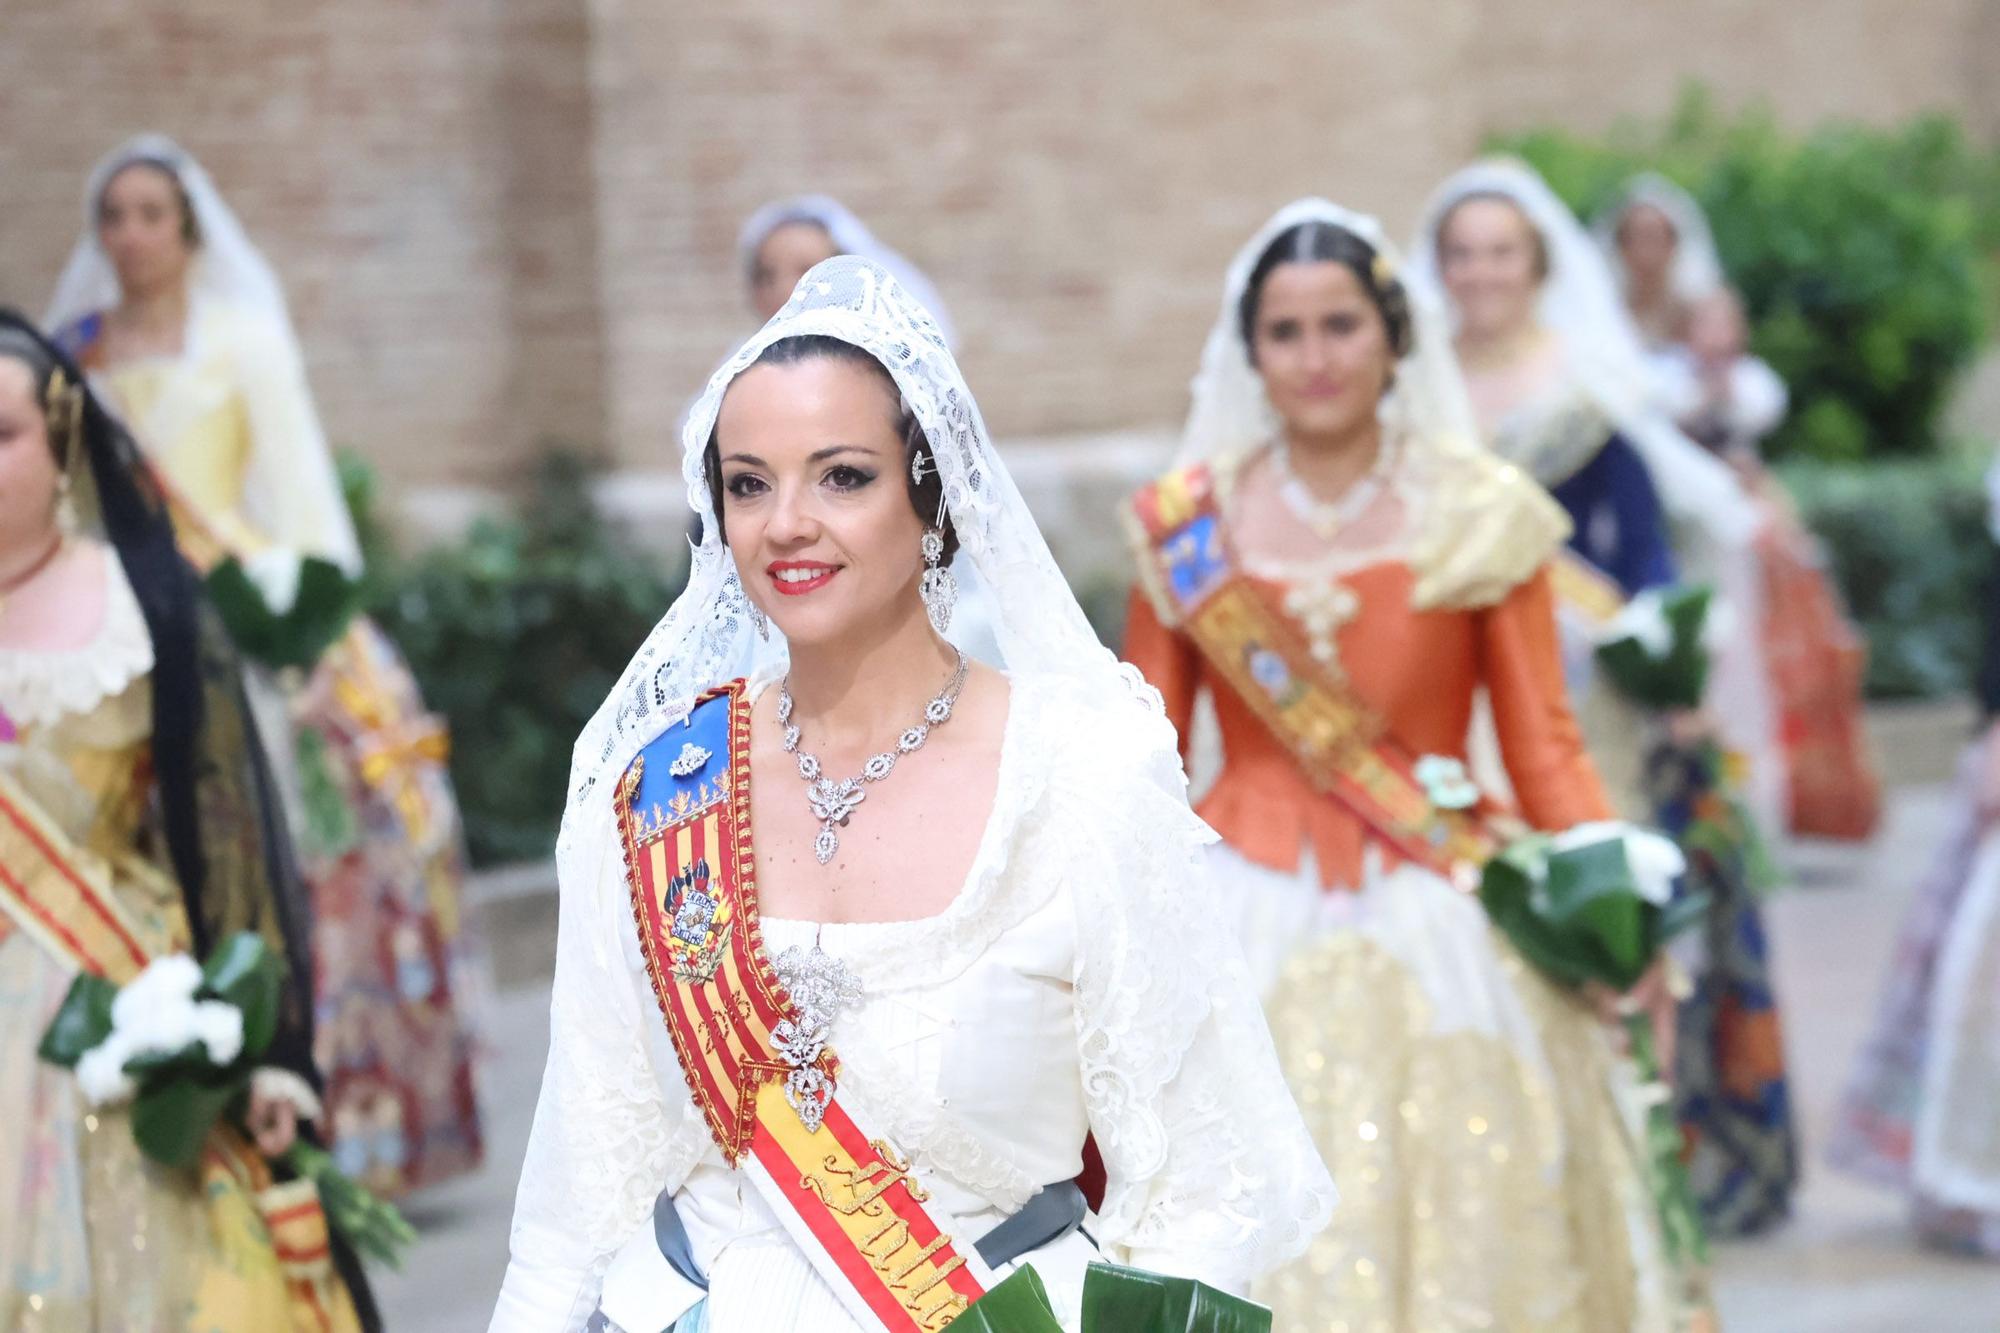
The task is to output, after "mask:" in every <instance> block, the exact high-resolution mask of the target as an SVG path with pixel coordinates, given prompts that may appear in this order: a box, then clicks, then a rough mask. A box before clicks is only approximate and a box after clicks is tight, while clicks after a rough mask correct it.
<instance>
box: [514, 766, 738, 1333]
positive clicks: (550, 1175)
mask: <svg viewBox="0 0 2000 1333" xmlns="http://www.w3.org/2000/svg"><path fill="white" fill-rule="evenodd" d="M598 804H601V805H602V806H603V807H604V814H603V815H602V817H601V818H598V819H595V820H593V821H579V822H580V823H586V827H582V828H578V829H575V830H572V831H566V833H565V839H564V843H565V845H559V846H558V849H557V854H556V865H557V873H558V875H559V877H560V880H561V895H562V897H561V906H560V916H559V924H558V927H557V936H556V974H555V990H554V996H553V998H552V1000H551V1002H550V1005H549V1060H548V1065H547V1067H546V1068H545V1069H544V1071H543V1073H542V1095H541V1100H540V1102H539V1103H538V1104H537V1106H536V1108H535V1127H534V1130H533V1132H532V1133H531V1134H530V1136H529V1139H528V1154H527V1159H526V1161H525V1162H524V1163H523V1164H522V1168H521V1184H520V1189H519V1192H518V1193H517V1194H516V1195H515V1199H514V1227H513V1233H512V1237H511V1243H510V1250H511V1258H510V1261H509V1263H508V1265H507V1276H506V1279H505V1281H504V1282H503V1284H502V1286H501V1290H500V1301H499V1307H498V1308H497V1309H496V1310H495V1312H494V1315H493V1323H492V1328H493V1330H495V1333H501V1331H503V1330H504V1333H551V1331H552V1330H557V1329H561V1330H574V1329H580V1328H582V1327H583V1324H584V1321H585V1320H586V1319H587V1318H588V1317H589V1315H590V1313H591V1311H592V1309H593V1308H594V1307H595V1305H596V1303H597V1296H598V1290H599V1286H600V1284H601V1283H602V1281H603V1276H604V1269H605V1266H606V1265H607V1264H608V1263H609V1261H610V1258H611V1255H612V1253H613V1252H614V1251H615V1250H616V1249H617V1248H618V1247H619V1246H620V1245H621V1244H623V1243H624V1242H625V1241H626V1240H627V1239H628V1238H629V1237H630V1236H631V1235H632V1234H633V1232H634V1231H635V1230H636V1229H637V1228H638V1227H639V1226H641V1225H642V1224H643V1223H644V1221H645V1219H646V1217H647V1216H648V1215H649V1213H650V1212H651V1210H652V1206H653V1201H654V1199H656V1198H657V1197H658V1196H659V1192H660V1191H661V1190H662V1189H663V1188H665V1187H667V1186H668V1185H669V1184H670V1183H673V1181H672V1179H671V1178H672V1176H673V1175H674V1174H675V1173H676V1172H678V1173H679V1174H681V1175H683V1176H684V1175H685V1174H686V1171H687V1169H688V1168H689V1166H691V1165H692V1163H693V1161H694V1158H695V1157H696V1156H697V1155H698V1154H699V1152H700V1150H701V1148H702V1147H703V1146H704V1145H705V1143H706V1133H705V1131H702V1129H701V1122H700V1118H699V1117H698V1116H696V1115H695V1114H694V1113H693V1108H692V1105H691V1103H690V1102H689V1101H688V1099H687V1096H686V1094H685V1093H681V1094H680V1095H678V1096H676V1097H673V1098H671V1099H670V1098H668V1097H667V1096H666V1095H665V1094H664V1093H663V1092H662V1085H661V1082H660V1080H659V1077H658V1074H657V1071H656V1070H655V1068H654V1063H653V1056H652V1055H651V1054H650V1048H649V1043H648V1040H647V1029H646V1027H645V1026H644V1025H645V1024H646V1023H647V1021H648V1020H649V1019H651V1020H653V1021H655V1022H657V1018H656V1017H655V1015H654V1012H653V1010H652V1007H651V1003H650V997H649V996H647V995H645V994H644V993H643V992H642V988H641V985H640V983H639V981H638V978H637V977H636V976H635V973H634V972H633V970H632V968H631V966H630V965H629V963H628V961H627V959H626V957H625V949H626V938H627V937H629V936H631V935H632V914H631V910H630V908H629V907H628V906H627V905H626V903H627V898H626V892H625V878H624V857H623V855H622V854H621V852H620V849H619V845H618V841H617V832H616V825H615V824H614V823H613V821H612V818H611V814H610V805H611V803H610V801H609V800H608V799H607V800H604V801H602V802H599V803H598ZM569 832H574V833H575V834H576V835H577V836H576V837H575V839H574V842H573V844H572V843H571V840H570V837H569ZM668 1058H671V1056H668ZM675 1081H676V1082H678V1076H675Z"/></svg>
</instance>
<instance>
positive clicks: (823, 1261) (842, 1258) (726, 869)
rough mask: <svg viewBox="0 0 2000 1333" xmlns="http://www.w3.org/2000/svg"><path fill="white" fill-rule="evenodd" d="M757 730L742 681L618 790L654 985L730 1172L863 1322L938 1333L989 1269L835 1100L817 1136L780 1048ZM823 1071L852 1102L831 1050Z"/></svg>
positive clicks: (657, 743) (791, 1013)
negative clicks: (754, 755) (758, 821)
mask: <svg viewBox="0 0 2000 1333" xmlns="http://www.w3.org/2000/svg"><path fill="white" fill-rule="evenodd" d="M749 729H750V705H749V699H748V696H747V693H746V691H745V688H744V683H743V682H742V681H740V680H738V681H733V682H731V683H730V684H728V685H725V686H723V687H721V688H720V689H718V690H715V691H713V692H711V693H710V694H708V695H706V696H704V697H703V699H702V700H700V701H699V702H698V703H697V704H696V705H695V707H694V709H693V711H692V712H691V713H690V714H689V716H688V719H687V721H686V722H685V723H684V724H677V725H675V726H672V727H669V728H668V729H667V731H666V732H665V733H664V734H663V735H661V736H660V737H658V738H656V739H655V740H654V741H653V742H652V743H651V744H649V745H648V746H647V747H646V749H645V750H644V751H642V752H641V753H640V754H639V756H638V757H637V758H636V759H634V760H633V761H632V766H631V767H630V768H629V769H628V770H627V771H626V774H625V776H624V778H623V780H622V781H621V782H620V784H619V791H618V795H617V803H618V824H619V830H620V836H621V838H622V840H623V842H624V850H625V865H626V879H627V884H628V886H629V888H630V891H631V895H632V911H633V916H634V919H635V921H636V923H637V926H638V931H639V940H640V944H641V946H642V948H643V950H644V953H645V958H646V970H647V974H648V976H649V977H650V979H651V981H652V987H653V993H654V996H655V998H656V999H657V1000H658V1002H659V1006H660V1014H661V1017H662V1018H664V1019H665V1021H666V1025H667V1032H668V1034H669V1036H670V1037H671V1038H672V1040H673V1044H674V1052H675V1054H676V1055H677V1056H678V1057H679V1059H680V1064H681V1071H682V1074H683V1075H684V1076H685V1077H686V1079H687V1084H688V1091H689V1093H690V1094H691V1095H692V1096H693V1099H694V1103H695V1105H696V1106H698V1107H700V1108H701V1113H702V1115H703V1117H704V1118H705V1120H706V1121H707V1124H708V1129H709V1133H710V1135H711V1136H712V1137H713V1138H714V1140H715V1143H716V1146H717V1147H718V1148H719V1149H721V1151H722V1154H723V1157H724V1158H725V1159H726V1160H727V1161H728V1162H729V1164H730V1165H731V1166H733V1167H737V1168H739V1169H741V1170H743V1171H744V1172H745V1173H746V1174H747V1175H748V1176H749V1177H750V1178H751V1179H752V1180H753V1181H754V1182H755V1183H756V1185H757V1187H758V1190H759V1192H760V1193H761V1194H762V1195H763V1196H764V1198H765V1201H766V1202H767V1203H769V1204H770V1205H771V1206H772V1210H773V1212H775V1213H776V1214H777V1215H778V1217H779V1218H780V1219H781V1220H782V1221H783V1222H784V1224H785V1227H786V1229H787V1231H788V1232H789V1233H790V1234H791V1235H792V1237H793V1239H794V1240H795V1241H796V1242H797V1243H798V1244H799V1246H800V1248H801V1249H802V1250H804V1251H805V1253H806V1255H807V1256H808V1257H809V1258H810V1259H811V1260H812V1261H813V1264H814V1266H815V1268H817V1269H818V1270H819V1272H820V1275H821V1276H822V1277H823V1278H825V1279H826V1280H827V1282H828V1284H829V1285H830V1286H832V1287H833V1289H834V1290H835V1291H836V1292H838V1293H839V1294H840V1296H841V1298H842V1300H843V1302H844V1303H845V1304H846V1305H847V1306H848V1308H849V1310H850V1312H852V1313H853V1314H854V1315H855V1317H856V1318H857V1319H859V1320H862V1321H863V1322H864V1323H866V1324H867V1325H868V1326H869V1327H871V1328H873V1327H879V1328H882V1329H887V1330H893V1331H894V1333H935V1331H936V1330H938V1329H942V1328H944V1327H945V1326H946V1325H948V1324H950V1323H951V1321H952V1320H953V1319H955V1318H956V1317H957V1316H958V1315H959V1314H960V1313H962V1312H963V1311H964V1310H965V1309H966V1308H967V1307H968V1306H969V1305H970V1304H971V1303H972V1302H973V1301H975V1300H977V1299H978V1298H979V1297H980V1296H981V1295H982V1294H983V1287H982V1285H981V1278H980V1276H979V1272H976V1271H975V1267H974V1265H975V1264H976V1256H974V1255H973V1254H972V1252H971V1249H970V1247H969V1246H961V1245H960V1244H959V1243H958V1242H957V1241H956V1240H955V1239H954V1238H953V1237H952V1236H951V1234H950V1233H949V1232H948V1231H947V1230H946V1229H944V1228H943V1227H940V1226H939V1225H938V1224H937V1223H936V1222H935V1221H934V1220H933V1219H932V1218H931V1216H930V1215H929V1214H928V1213H927V1212H926V1211H925V1208H924V1204H925V1202H926V1201H927V1200H928V1198H929V1196H928V1194H927V1192H926V1191H925V1190H924V1188H923V1186H922V1185H921V1184H920V1183H919V1182H918V1181H917V1180H916V1179H915V1178H914V1177H913V1176H912V1175H911V1174H910V1164H909V1162H908V1161H906V1160H905V1159H904V1158H903V1157H902V1156H901V1155H900V1154H899V1153H898V1152H897V1151H896V1150H895V1148H894V1147H892V1146H891V1145H890V1144H888V1143H887V1142H885V1141H883V1140H881V1139H877V1138H871V1137H870V1136H869V1135H868V1134H867V1133H865V1132H864V1131H863V1130H862V1129H861V1127H860V1126H858V1125H857V1124H856V1123H855V1122H854V1120H853V1119H852V1117H850V1116H849V1115H848V1113H847V1112H846V1110H845V1109H844V1108H843V1107H842V1106H841V1104H840V1100H839V1097H838V1096H837V1094H836V1095H831V1096H830V1099H829V1100H828V1101H827V1103H826V1105H825V1109H824V1113H823V1117H822V1118H821V1119H820V1121H819V1123H818V1124H816V1125H809V1124H808V1121H807V1119H806V1118H805V1117H803V1116H801V1114H800V1113H799V1112H798V1111H796V1110H794V1109H793V1107H792V1105H791V1103H790V1102H789V1101H788V1100H787V1097H786V1091H785V1079H786V1077H787V1075H788V1074H790V1073H792V1072H793V1066H792V1065H790V1064H788V1063H787V1062H786V1060H785V1059H784V1057H783V1055H782V1054H781V1053H780V1044H781V1040H782V1038H783V1037H784V1036H785V1035H787V1034H788V1033H789V1032H791V1031H793V1029H792V1028H791V1027H790V1026H788V1025H791V1024H794V1023H796V1021H797V1018H798V1015H797V1012H796V1010H795V1009H794V1007H793V1005H792V1002H791V999H790V997H789V996H788V995H787V994H786V993H785V990H784V986H783V984H782V983H781V982H780V981H779V979H778V976H777V973H776V972H775V971H774V969H773V968H772V966H771V961H770V958H769V955H768V953H767V952H766V950H765V948H764V941H763V936H762V933H761V930H760V928H759V925H758V917H757V885H756V865H755V858H754V856H753V854H752V850H751V848H752V844H751V838H750V760H749ZM811 1067H812V1068H816V1069H817V1070H818V1071H819V1073H821V1074H823V1075H824V1076H825V1078H826V1079H827V1080H829V1081H830V1082H831V1083H832V1084H833V1085H834V1086H835V1087H836V1088H837V1084H838V1079H839V1076H840V1066H839V1062H838V1060H837V1059H836V1058H835V1056H834V1054H833V1052H832V1051H831V1050H830V1049H829V1050H825V1051H822V1052H821V1053H820V1055H819V1057H818V1059H817V1061H816V1062H815V1063H814V1065H813V1066H811ZM980 1271H983V1270H980Z"/></svg>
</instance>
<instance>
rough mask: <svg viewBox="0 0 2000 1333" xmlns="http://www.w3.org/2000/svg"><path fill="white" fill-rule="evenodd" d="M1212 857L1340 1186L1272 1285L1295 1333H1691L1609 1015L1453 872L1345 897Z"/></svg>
mask: <svg viewBox="0 0 2000 1333" xmlns="http://www.w3.org/2000/svg"><path fill="white" fill-rule="evenodd" d="M1211 854H1212V856H1213V858H1214V862H1213V865H1214V869H1215V870H1216V871H1217V872H1218V874H1217V878H1218V881H1219V882H1228V885H1229V888H1230V890H1231V891H1232V892H1236V891H1239V890H1240V892H1241V894H1242V897H1243V900H1244V902H1245V911H1244V913H1243V918H1242V921H1243V929H1244V931H1245V934H1246V937H1247V938H1246V940H1245V943H1246V946H1247V952H1248V953H1249V954H1250V956H1251V958H1252V965H1253V971H1259V970H1260V971H1261V972H1262V976H1261V978H1260V979H1261V980H1262V981H1263V983H1264V984H1265V986H1266V1008H1267V1013H1268V1016H1269V1018H1270V1021H1271V1030H1272V1036H1273V1038H1274V1039H1275V1041H1276V1043H1277V1048H1278V1053H1279V1059H1280V1061H1281V1062H1282V1064H1283V1065H1284V1068H1285V1074H1286V1078H1287V1081H1288V1082H1289V1083H1290V1085H1291V1088H1292V1090H1293V1093H1294V1094H1295V1095H1296V1096H1297V1098H1298V1101H1299V1107H1300V1111H1301V1112H1302V1114H1303V1115H1304V1117H1305V1122H1306V1126H1307V1128H1308V1129H1309V1130H1310V1131H1311V1133H1312V1135H1313V1138H1314V1141H1315V1142H1316V1143H1317V1145H1318V1147H1319V1150H1320V1153H1321V1155H1322V1156H1323V1157H1324V1158H1325V1160H1326V1164H1327V1167H1328V1169H1329V1170H1330V1171H1331V1172H1332V1174H1333V1178H1334V1182H1335V1184H1336V1185H1337V1186H1338V1187H1339V1190H1340V1204H1339V1206H1338V1207H1337V1208H1336V1209H1335V1210H1334V1216H1333V1221H1332V1224H1331V1225H1330V1226H1329V1227H1328V1229H1327V1230H1326V1231H1325V1232H1323V1233H1322V1234H1321V1235H1320V1236H1319V1237H1318V1238H1317V1239H1316V1240H1315V1241H1314V1242H1313V1244H1312V1246H1311V1248H1310V1249H1309V1250H1308V1251H1307V1252H1306V1253H1305V1254H1304V1255H1303V1256H1301V1257H1300V1258H1299V1259H1297V1260H1295V1261H1294V1262H1293V1263H1292V1264H1290V1265H1289V1266H1287V1267H1285V1268H1282V1269H1280V1270H1278V1271H1276V1272H1274V1273H1271V1274H1269V1275H1267V1276H1266V1277H1265V1278H1264V1279H1263V1280H1262V1282H1261V1283H1260V1284H1259V1285H1258V1287H1257V1288H1256V1291H1255V1293H1254V1294H1255V1295H1256V1297H1257V1299H1259V1300H1261V1301H1263V1302H1265V1303H1266V1304H1268V1305H1270V1306H1271V1308H1272V1310H1273V1312H1274V1314H1275V1322H1274V1324H1273V1327H1274V1329H1276V1330H1279V1331H1280V1333H1303V1331H1305V1330H1313V1331H1316V1333H1459V1331H1460V1330H1466V1331H1468V1333H1469V1331H1470V1330H1486V1331H1489V1333H1668V1331H1669V1330H1673V1329H1675V1328H1676V1327H1678V1326H1680V1321H1679V1318H1678V1316H1677V1313H1676V1309H1675V1305H1676V1299H1675V1292H1676V1290H1677V1288H1676V1286H1675V1285H1674V1282H1673V1280H1672V1278H1671V1275H1670V1274H1669V1273H1668V1272H1667V1269H1666V1266H1665V1261H1664V1257H1663V1251H1662V1242H1661V1237H1660V1233H1659V1227H1658V1221H1657V1216H1656V1214H1655V1212H1654V1208H1653V1203H1652V1199H1651V1197H1650V1194H1649V1192H1648V1189H1647V1186H1646V1180H1645V1175H1644V1169H1643V1164H1642V1158H1641V1157H1640V1151H1641V1149H1640V1142H1641V1140H1640V1139H1639V1137H1638V1136H1637V1135H1636V1133H1635V1132H1634V1131H1635V1127H1636V1125H1637V1123H1638V1122H1637V1120H1636V1115H1637V1103H1636V1097H1635V1092H1634V1090H1633V1089H1632V1088H1631V1086H1630V1080H1629V1078H1627V1077H1626V1073H1625V1067H1624V1065H1623V1063H1622V1062H1621V1061H1620V1060H1619V1059H1618V1058H1617V1057H1616V1056H1615V1054H1614V1052H1613V1050H1612V1047H1611V1044H1610V1040H1609V1036H1608V1034H1607V1032H1606V1031H1605V1029H1604V1027H1603V1025H1602V1024H1601V1023H1600V1022H1599V1021H1598V1019H1597V1018H1596V1016H1595V1015H1594V1014H1593V1013H1591V1012H1590V1011H1589V1010H1588V1009H1587V1008H1585V1007H1584V1006H1583V1005H1582V1004H1580V1003H1579V1002H1578V1001H1576V1000H1575V999H1574V998H1572V997H1571V996H1569V995H1567V994H1566V993H1564V992H1562V991H1560V990H1558V989H1557V988H1555V987H1554V986H1552V985H1550V984H1549V983H1548V982H1546V981H1544V980H1543V979H1542V978H1541V976H1540V975H1539V974H1538V973H1536V972H1535V971H1534V970H1533V969H1531V968H1530V967H1528V966H1527V965H1526V964H1525V963H1523V962H1522V961H1521V959H1520V958H1519V957H1518V956H1517V955H1516V954H1515V953H1514V951H1513V949H1512V948H1511V947H1510V946H1509V945H1508V944H1507V943H1506V941H1505V940H1504V939H1502V938H1500V937H1499V936H1498V935H1497V934H1495V933H1494V932H1493V930H1492V929H1491V927H1490V926H1489V925H1488V924H1487V921H1486V916H1485V913H1484V911H1483V910H1482V909H1481V908H1480V906H1479V904H1478V902H1477V901H1476V900H1475V899H1473V898H1471V897H1470V896H1468V895H1465V894H1463V893H1460V892H1458V891H1457V890H1455V889H1453V888H1452V887H1451V886H1450V885H1448V884H1446V883H1445V882H1444V881H1443V880H1441V879H1439V878H1438V877H1436V876H1435V875H1431V874H1429V873H1427V872H1424V871H1421V870H1418V869H1415V868H1413V867H1404V868H1402V869H1399V870H1397V871H1394V872H1392V873H1388V874H1379V875H1375V876H1371V878H1370V882H1369V883H1368V885H1367V886H1366V887H1365V888H1363V889H1362V890H1360V891H1359V892H1347V891H1335V892H1334V893H1332V894H1327V893H1325V892H1324V891H1323V890H1320V889H1319V888H1318V887H1317V885H1316V883H1314V882H1313V880H1312V876H1311V867H1310V866H1308V867H1305V868H1304V871H1305V873H1304V874H1302V875H1299V876H1292V875H1281V874H1278V873H1276V872H1273V871H1270V870H1266V869H1263V868H1261V867H1257V866H1254V865H1250V864H1249V863H1247V862H1244V861H1243V860H1242V858H1241V857H1239V856H1237V855H1236V854H1235V853H1234V852H1232V851H1230V850H1229V849H1228V848H1226V847H1223V848H1216V849H1213V851H1212V853H1211ZM1308 892H1309V893H1310V894H1312V895H1314V896H1313V897H1310V898H1308V897H1303V896H1301V895H1303V894H1305V893H1308ZM1260 957H1261V958H1263V959H1265V960H1266V964H1265V966H1264V967H1263V968H1261V969H1259V968H1258V966H1257V960H1258V959H1259V958H1260Z"/></svg>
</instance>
